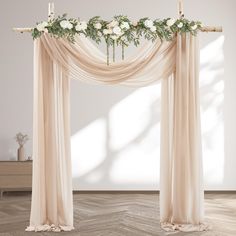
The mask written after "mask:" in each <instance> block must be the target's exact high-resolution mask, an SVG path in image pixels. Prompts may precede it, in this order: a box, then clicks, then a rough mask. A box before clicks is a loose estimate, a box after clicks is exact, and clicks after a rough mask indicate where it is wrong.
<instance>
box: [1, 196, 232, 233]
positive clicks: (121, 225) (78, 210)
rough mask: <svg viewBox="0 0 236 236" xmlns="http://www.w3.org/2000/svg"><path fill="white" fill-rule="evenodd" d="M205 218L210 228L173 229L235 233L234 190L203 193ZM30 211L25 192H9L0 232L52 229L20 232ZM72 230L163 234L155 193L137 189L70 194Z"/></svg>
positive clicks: (4, 204) (4, 200)
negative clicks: (135, 191)
mask: <svg viewBox="0 0 236 236" xmlns="http://www.w3.org/2000/svg"><path fill="white" fill-rule="evenodd" d="M205 199H206V200H205V207H206V212H205V214H206V221H207V222H209V223H210V224H211V225H212V227H213V230H212V231H208V232H201V233H197V232H196V233H176V234H175V235H176V236H180V235H181V236H182V235H195V236H197V235H198V236H228V235H231V236H233V235H234V236H236V194H206V195H205ZM29 212H30V195H29V194H25V193H24V194H23V193H21V194H9V195H6V196H4V197H3V199H1V200H0V236H22V235H26V236H30V235H34V236H35V235H36V236H42V235H45V236H46V235H54V234H55V233H48V232H40V233H37V234H36V233H32V232H24V228H25V227H26V226H27V224H28V220H29ZM74 220H75V230H74V231H72V232H70V233H66V232H63V233H60V235H61V236H62V235H70V236H72V235H73V236H74V235H77V236H149V235H150V236H151V235H155V236H158V235H167V234H166V233H164V232H163V231H162V230H161V229H160V225H159V195H158V194H150V193H147V194H146V193H145V194H137V193H129V194H127V193H120V194H118V193H113V194H108V193H107V194H103V193H96V194H95V193H88V194H87V193H86V194H85V193H77V194H74Z"/></svg>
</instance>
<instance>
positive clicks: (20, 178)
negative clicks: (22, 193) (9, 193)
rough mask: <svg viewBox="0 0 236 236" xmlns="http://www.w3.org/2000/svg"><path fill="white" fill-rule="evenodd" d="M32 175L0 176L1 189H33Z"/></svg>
mask: <svg viewBox="0 0 236 236" xmlns="http://www.w3.org/2000/svg"><path fill="white" fill-rule="evenodd" d="M31 187H32V175H8V176H0V189H4V188H6V189H7V188H31Z"/></svg>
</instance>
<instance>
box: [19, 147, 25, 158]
mask: <svg viewBox="0 0 236 236" xmlns="http://www.w3.org/2000/svg"><path fill="white" fill-rule="evenodd" d="M17 159H18V161H25V149H24V146H20V147H19V148H18V150H17Z"/></svg>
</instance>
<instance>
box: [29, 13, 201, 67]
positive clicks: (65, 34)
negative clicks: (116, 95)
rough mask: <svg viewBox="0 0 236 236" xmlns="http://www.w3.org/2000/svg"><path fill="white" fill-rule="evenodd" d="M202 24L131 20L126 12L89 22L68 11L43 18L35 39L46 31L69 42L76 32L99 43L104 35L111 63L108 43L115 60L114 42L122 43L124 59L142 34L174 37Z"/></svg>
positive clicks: (195, 28) (168, 20) (177, 20)
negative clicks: (124, 14)
mask: <svg viewBox="0 0 236 236" xmlns="http://www.w3.org/2000/svg"><path fill="white" fill-rule="evenodd" d="M201 28H202V23H201V22H200V21H190V20H188V19H185V18H179V19H173V18H167V19H164V20H159V19H156V20H151V19H149V18H148V17H145V18H142V19H140V20H138V21H135V22H133V21H131V20H130V19H129V18H128V17H127V16H123V15H119V16H115V17H113V19H112V20H111V21H105V20H102V19H101V18H100V17H99V16H95V17H93V18H91V19H90V20H89V21H88V22H86V21H81V20H80V19H74V18H70V19H67V15H66V14H64V15H62V16H58V17H57V18H53V19H50V20H49V21H48V22H47V21H43V22H40V23H38V24H37V25H36V27H35V28H33V30H32V36H33V39H36V38H38V37H40V36H41V35H42V34H43V33H49V34H50V35H51V36H53V37H56V38H66V39H68V40H69V41H70V42H72V43H73V42H74V41H75V35H77V34H79V35H80V34H82V35H85V36H86V37H88V38H90V39H92V40H94V41H95V42H96V43H100V42H101V41H102V40H103V39H104V40H105V42H106V44H107V57H108V60H107V64H109V46H112V47H113V61H114V60H115V57H114V51H115V46H121V47H122V59H124V47H125V46H128V45H129V44H131V43H133V44H134V45H135V46H138V45H139V43H140V40H141V38H143V37H144V38H145V39H147V40H151V41H155V40H156V39H157V38H159V39H161V40H168V41H169V40H172V39H173V37H174V36H175V35H176V33H186V32H190V33H191V34H193V35H196V34H197V32H198V30H200V29H201Z"/></svg>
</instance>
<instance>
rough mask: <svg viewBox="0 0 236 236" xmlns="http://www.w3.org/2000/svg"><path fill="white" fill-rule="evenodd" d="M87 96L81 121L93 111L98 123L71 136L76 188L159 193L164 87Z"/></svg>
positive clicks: (158, 85) (115, 89) (125, 89)
mask: <svg viewBox="0 0 236 236" xmlns="http://www.w3.org/2000/svg"><path fill="white" fill-rule="evenodd" d="M90 88H91V87H90ZM99 89H100V88H97V89H96V91H98V90H99ZM108 90H110V92H109V91H108ZM104 91H105V93H104ZM87 92H88V94H90V96H93V97H92V98H91V97H90V98H88V100H87V101H85V100H84V101H83V103H84V104H86V107H85V106H84V105H83V109H79V110H80V111H81V114H80V115H78V119H79V117H80V116H81V117H82V116H84V115H85V116H87V115H90V116H91V113H90V112H91V111H92V113H93V115H94V117H93V118H94V119H93V120H92V121H91V122H90V123H89V124H87V125H86V126H85V127H83V128H82V129H80V130H79V131H78V132H76V133H74V134H73V136H72V138H71V151H72V163H73V167H72V168H73V187H74V189H109V190H111V189H129V190H130V189H140V188H141V189H157V188H158V182H159V167H158V166H159V148H160V144H159V133H160V120H159V119H160V118H159V117H160V84H155V85H152V86H148V87H145V88H140V89H137V90H133V89H132V90H131V89H127V88H120V87H118V88H117V87H115V88H111V87H106V88H104V87H102V88H101V93H99V94H98V93H97V92H96V93H97V94H93V93H92V92H91V91H88V90H87ZM91 94H92V95H91ZM103 99H105V101H104V100H103ZM73 100H74V99H72V101H73ZM99 104H101V105H99ZM80 105H82V104H80ZM72 107H74V105H73V104H72ZM83 110H84V111H83ZM94 110H95V111H94ZM86 113H87V114H86ZM97 113H98V114H99V113H100V116H99V115H98V116H96V115H97ZM73 119H74V117H73V109H72V124H74V123H75V120H73ZM72 126H73V125H72ZM73 128H74V127H72V132H73V130H74V129H73ZM75 130H76V129H75Z"/></svg>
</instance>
